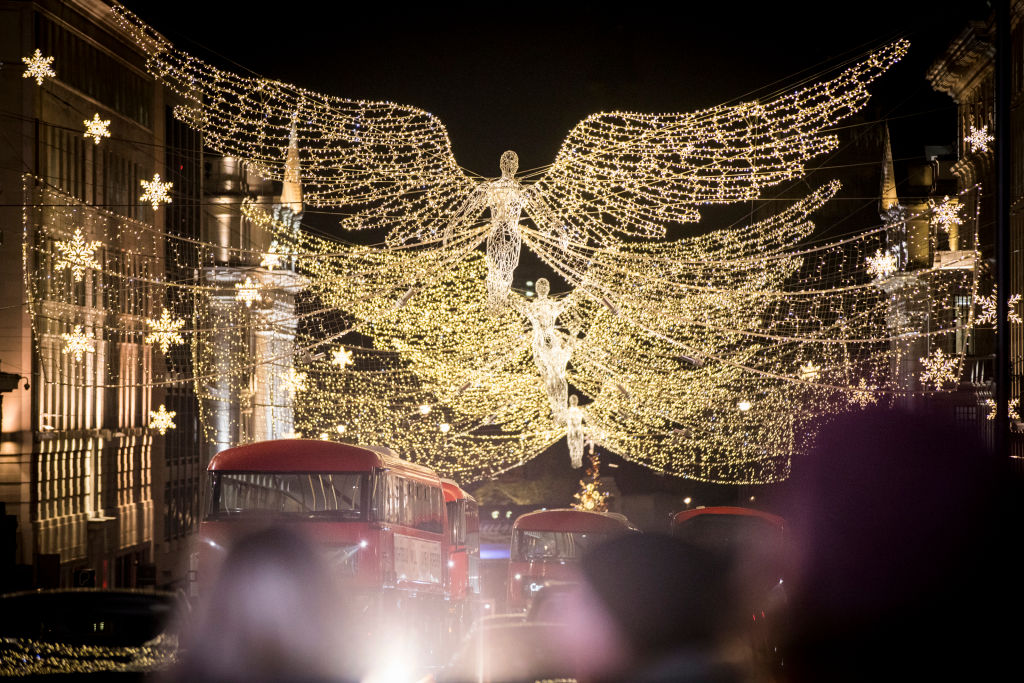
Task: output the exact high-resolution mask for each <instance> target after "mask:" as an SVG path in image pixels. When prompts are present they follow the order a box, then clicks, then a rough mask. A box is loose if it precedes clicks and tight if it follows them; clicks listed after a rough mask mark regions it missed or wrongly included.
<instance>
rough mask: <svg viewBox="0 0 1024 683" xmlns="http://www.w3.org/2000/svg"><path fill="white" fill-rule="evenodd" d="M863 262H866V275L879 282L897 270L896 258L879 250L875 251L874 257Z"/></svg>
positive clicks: (869, 257)
mask: <svg viewBox="0 0 1024 683" xmlns="http://www.w3.org/2000/svg"><path fill="white" fill-rule="evenodd" d="M864 260H865V261H866V262H867V269H868V274H869V275H871V276H872V277H874V278H876V279H879V280H881V279H882V278H886V277H889V276H890V275H892V274H893V273H895V272H896V270H897V264H896V256H895V255H894V254H891V253H886V252H883V251H882V250H881V249H879V250H878V251H876V252H875V255H874V256H868V257H867V258H866V259H864Z"/></svg>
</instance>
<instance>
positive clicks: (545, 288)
mask: <svg viewBox="0 0 1024 683" xmlns="http://www.w3.org/2000/svg"><path fill="white" fill-rule="evenodd" d="M533 288H534V289H535V290H536V291H537V296H539V297H545V296H547V295H548V292H550V291H551V283H550V282H548V279H547V278H546V277H542V278H537V284H535V285H534V286H533Z"/></svg>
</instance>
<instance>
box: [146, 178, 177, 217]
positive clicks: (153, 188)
mask: <svg viewBox="0 0 1024 683" xmlns="http://www.w3.org/2000/svg"><path fill="white" fill-rule="evenodd" d="M139 182H140V183H142V189H143V190H144V191H143V193H142V195H141V196H140V197H139V201H140V202H150V203H151V204H152V205H153V208H154V209H156V208H158V207H159V206H160V205H161V204H166V203H169V202H170V201H171V195H169V194H167V191H168V190H170V189H171V188H172V187H174V183H164V182H160V174H159V173H154V174H153V179H152V180H140V181H139Z"/></svg>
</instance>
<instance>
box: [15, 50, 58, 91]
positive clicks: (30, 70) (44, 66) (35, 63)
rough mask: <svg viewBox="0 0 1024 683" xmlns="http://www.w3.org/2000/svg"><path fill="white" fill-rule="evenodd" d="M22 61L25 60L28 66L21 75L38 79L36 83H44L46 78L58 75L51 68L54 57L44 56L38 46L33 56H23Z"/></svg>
mask: <svg viewBox="0 0 1024 683" xmlns="http://www.w3.org/2000/svg"><path fill="white" fill-rule="evenodd" d="M21 61H23V62H25V67H26V68H25V72H24V73H23V74H21V77H22V78H34V79H36V85H42V84H43V80H44V79H46V78H54V77H55V76H56V75H57V74H56V73H54V71H53V69H51V68H50V64H52V63H53V57H44V56H43V53H42V52H40V51H39V48H38V47H37V48H36V51H35V52H34V53H33V54H32V56H31V57H22V58H21Z"/></svg>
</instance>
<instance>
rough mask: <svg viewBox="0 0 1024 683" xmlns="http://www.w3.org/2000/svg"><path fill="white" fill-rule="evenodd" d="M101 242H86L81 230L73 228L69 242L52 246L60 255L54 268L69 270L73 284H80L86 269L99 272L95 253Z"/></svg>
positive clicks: (60, 242) (62, 241)
mask: <svg viewBox="0 0 1024 683" xmlns="http://www.w3.org/2000/svg"><path fill="white" fill-rule="evenodd" d="M102 244H103V243H102V242H97V241H92V242H86V241H85V236H84V235H83V234H82V229H81V228H75V234H74V235H73V236H72V238H71V239H70V240H60V241H59V242H57V243H56V244H55V245H54V246H55V247H56V248H57V251H59V252H60V255H59V256H57V261H56V263H55V264H54V267H55V268H56V269H57V270H64V269H65V268H69V269H70V270H71V275H72V276H73V277H74V278H75V282H81V281H82V276H83V275H85V271H86V269H87V268H94V269H96V270H99V269H101V268H102V266H101V265H100V263H99V261H97V260H96V257H95V251H96V250H97V249H98V248H99V247H100V246H101V245H102Z"/></svg>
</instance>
